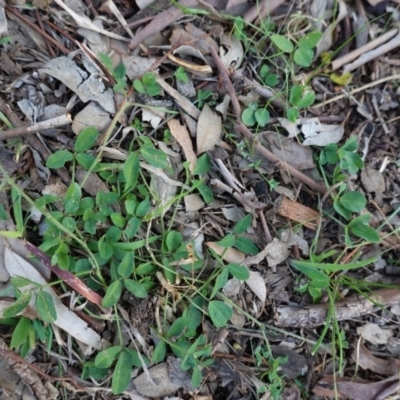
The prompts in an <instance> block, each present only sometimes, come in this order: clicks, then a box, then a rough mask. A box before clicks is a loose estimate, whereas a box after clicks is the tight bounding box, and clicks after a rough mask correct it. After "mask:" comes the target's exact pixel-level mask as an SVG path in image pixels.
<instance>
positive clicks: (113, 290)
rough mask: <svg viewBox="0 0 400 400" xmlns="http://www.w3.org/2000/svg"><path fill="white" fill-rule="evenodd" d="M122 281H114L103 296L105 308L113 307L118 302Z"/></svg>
mask: <svg viewBox="0 0 400 400" xmlns="http://www.w3.org/2000/svg"><path fill="white" fill-rule="evenodd" d="M121 289H122V285H121V281H115V282H113V283H112V284H111V285H110V286H109V287H108V288H107V291H106V294H105V296H104V298H103V301H102V303H101V305H102V306H103V307H105V308H108V307H112V306H113V305H115V304H117V303H118V300H119V299H120V297H121Z"/></svg>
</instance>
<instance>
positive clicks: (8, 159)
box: [0, 146, 18, 178]
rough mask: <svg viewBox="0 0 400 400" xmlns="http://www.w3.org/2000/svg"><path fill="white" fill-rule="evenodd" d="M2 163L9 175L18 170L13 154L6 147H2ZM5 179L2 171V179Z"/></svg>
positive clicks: (0, 152) (0, 148)
mask: <svg viewBox="0 0 400 400" xmlns="http://www.w3.org/2000/svg"><path fill="white" fill-rule="evenodd" d="M0 163H1V166H2V167H3V168H4V169H5V171H6V173H7V175H11V174H13V173H14V172H15V171H16V170H17V167H18V165H17V163H16V162H15V161H14V156H13V153H12V152H11V151H9V150H7V149H5V148H4V147H2V146H0ZM2 177H3V174H2V171H1V170H0V178H2Z"/></svg>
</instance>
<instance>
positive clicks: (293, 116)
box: [286, 107, 299, 122]
mask: <svg viewBox="0 0 400 400" xmlns="http://www.w3.org/2000/svg"><path fill="white" fill-rule="evenodd" d="M286 116H287V119H288V120H289V121H290V122H296V120H297V118H299V109H298V108H297V107H290V108H288V110H287V112H286Z"/></svg>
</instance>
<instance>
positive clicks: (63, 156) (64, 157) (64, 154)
mask: <svg viewBox="0 0 400 400" xmlns="http://www.w3.org/2000/svg"><path fill="white" fill-rule="evenodd" d="M73 159H74V155H73V154H72V153H71V152H69V151H68V150H59V151H56V152H55V153H53V154H52V155H51V156H49V158H48V159H47V161H46V166H47V167H48V168H51V169H56V168H61V167H63V166H64V164H65V163H66V162H68V161H72V160H73Z"/></svg>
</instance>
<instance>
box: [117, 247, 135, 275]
mask: <svg viewBox="0 0 400 400" xmlns="http://www.w3.org/2000/svg"><path fill="white" fill-rule="evenodd" d="M134 268H135V258H134V256H133V253H132V252H130V251H129V252H127V253H126V254H125V255H124V258H123V259H122V261H121V262H120V264H119V265H118V268H117V270H118V274H119V275H121V276H122V277H123V278H127V277H128V276H130V275H131V274H132V272H133V269H134Z"/></svg>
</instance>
